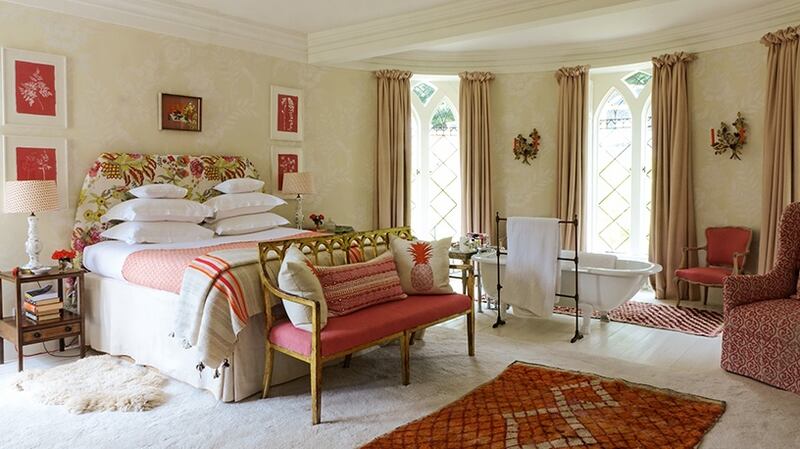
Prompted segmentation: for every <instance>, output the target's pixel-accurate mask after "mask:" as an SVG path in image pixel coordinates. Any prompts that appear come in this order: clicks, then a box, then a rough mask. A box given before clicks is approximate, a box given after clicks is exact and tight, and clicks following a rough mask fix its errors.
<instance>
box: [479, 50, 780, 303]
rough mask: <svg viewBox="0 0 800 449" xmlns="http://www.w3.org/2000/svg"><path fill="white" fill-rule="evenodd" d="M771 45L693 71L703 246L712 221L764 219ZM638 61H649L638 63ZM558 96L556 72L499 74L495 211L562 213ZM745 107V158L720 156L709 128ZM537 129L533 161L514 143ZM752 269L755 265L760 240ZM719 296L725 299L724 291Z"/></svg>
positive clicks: (724, 54)
mask: <svg viewBox="0 0 800 449" xmlns="http://www.w3.org/2000/svg"><path fill="white" fill-rule="evenodd" d="M766 55H767V50H766V48H765V47H764V46H762V45H761V44H759V43H757V42H753V43H750V44H745V45H739V46H735V47H730V48H726V49H721V50H714V51H709V52H702V53H700V54H698V58H697V60H696V61H694V62H692V63H691V65H690V70H689V89H690V91H689V101H690V114H691V123H692V130H691V132H692V152H693V162H694V191H695V208H696V213H697V232H698V238H699V241H700V242H701V243H703V242H704V241H705V237H703V235H704V234H703V233H704V229H705V228H706V227H708V226H718V225H736V226H747V227H750V228H753V229H755V230H756V231H758V229H759V228H760V223H761V218H760V217H761V178H762V177H761V155H762V142H763V139H764V136H763V122H764V96H765V93H766ZM630 62H631V63H636V62H641V61H630ZM557 107H558V97H557V93H556V81H555V78H554V75H553V73H552V72H539V73H524V74H498V75H497V78H496V80H495V81H494V85H493V87H492V115H493V120H492V126H493V129H492V133H493V136H492V169H493V178H494V184H493V188H494V192H493V195H494V203H495V204H494V206H495V207H494V208H495V209H496V210H499V211H500V212H501V214H504V215H508V216H512V215H527V216H552V215H553V214H555V197H556V185H555V178H556V175H555V174H556V155H555V129H556V110H557ZM737 111H741V112H742V113H743V114H744V116H745V117H746V118H747V121H748V123H749V126H750V135H749V143H748V144H747V146H745V147H744V156H743V160H741V161H735V160H730V159H728V158H727V156H715V155H714V153H713V151H712V150H711V149H710V136H709V132H710V129H711V128H712V127H718V126H719V122H720V120H724V121H726V122H728V123H730V122H731V121H732V120H733V119H734V118H735V117H736V112H737ZM533 127H536V128H538V130H539V133H540V134H541V135H542V147H541V148H542V149H541V152H540V153H539V158H538V159H536V160H535V161H533V162H532V165H531V166H527V165H524V164H522V163H521V162H520V161H516V160H514V156H513V155H512V154H511V143H512V139H513V138H514V136H516V135H517V134H518V133H522V134H524V135H527V134H528V133H529V132H530V131H531V129H532V128H533ZM751 249H752V250H753V251H754V253H753V255H752V257H751V258H750V259H749V261H748V263H747V268H748V269H750V270H755V267H756V257H757V252H758V251H757V250H758V242H757V239H756V240H754V242H753V245H752V247H751ZM712 301H716V302H718V301H719V295H718V292H717V293H714V294H713V295H712Z"/></svg>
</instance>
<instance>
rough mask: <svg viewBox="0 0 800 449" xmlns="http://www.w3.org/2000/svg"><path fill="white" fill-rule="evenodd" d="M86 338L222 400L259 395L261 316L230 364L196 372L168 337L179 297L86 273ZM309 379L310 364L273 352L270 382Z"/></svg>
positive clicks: (188, 352) (187, 352) (190, 357)
mask: <svg viewBox="0 0 800 449" xmlns="http://www.w3.org/2000/svg"><path fill="white" fill-rule="evenodd" d="M84 300H85V301H86V302H85V304H86V309H87V313H86V340H87V343H88V345H89V346H91V347H92V348H93V349H95V350H97V351H100V352H105V353H108V354H111V355H125V356H128V357H131V358H132V359H133V360H134V361H136V363H138V364H141V365H147V366H151V367H153V368H156V369H158V370H159V371H160V372H162V373H163V374H166V375H168V376H170V377H172V378H174V379H177V380H179V381H181V382H185V383H187V384H189V385H192V386H194V387H196V388H200V389H205V390H208V391H210V392H211V393H212V394H213V395H214V396H215V397H216V398H217V399H219V400H221V401H225V402H230V401H240V400H242V399H245V398H247V397H249V396H252V395H253V394H255V393H260V392H261V380H262V377H263V367H264V315H263V314H260V315H256V316H253V317H250V324H249V325H248V326H247V327H246V328H245V329H244V330H243V331H242V332H241V333H240V334H239V340H238V341H237V343H236V346H235V348H234V351H233V355H232V357H231V358H230V359H229V360H228V361H229V363H230V367H228V368H225V369H224V370H220V376H219V377H218V378H216V379H215V378H214V369H209V368H206V369H204V370H203V371H202V372H199V371H198V370H197V369H196V368H195V367H196V366H197V362H198V360H199V358H198V357H197V356H196V355H195V351H194V350H193V349H184V348H183V347H182V346H181V345H180V342H179V341H178V340H177V339H174V338H171V337H169V334H170V332H172V329H173V323H174V321H175V310H176V306H177V303H178V300H179V297H178V295H176V294H174V293H170V292H165V291H161V290H154V289H151V288H147V287H141V286H138V285H133V284H129V283H127V282H124V281H120V280H117V279H112V278H107V277H102V276H98V275H96V274H93V273H89V274H87V275H86V291H85V299H84ZM305 375H308V365H307V364H305V363H303V362H300V361H298V360H295V359H292V358H290V357H287V356H285V355H283V354H280V353H276V357H275V364H274V371H273V375H272V384H273V385H276V384H280V383H284V382H288V381H290V380H293V379H296V378H298V377H301V376H305Z"/></svg>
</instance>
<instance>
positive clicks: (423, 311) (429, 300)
mask: <svg viewBox="0 0 800 449" xmlns="http://www.w3.org/2000/svg"><path fill="white" fill-rule="evenodd" d="M469 308H470V299H469V297H468V296H465V295H459V294H455V293H454V294H451V295H429V296H428V295H413V296H409V297H408V298H407V299H404V300H402V301H394V302H387V303H383V304H378V305H375V306H372V307H368V308H366V309H361V310H359V311H358V312H354V313H351V314H349V315H344V316H340V317H336V318H329V319H328V324H327V325H326V326H325V328H324V329H322V332H321V334H320V342H321V345H322V348H321V350H322V355H323V356H326V355H331V354H336V353H337V352H341V351H345V350H347V349H350V348H354V347H356V346H358V345H362V344H365V343H369V342H371V341H375V340H378V339H380V338H383V337H386V336H388V335H391V334H394V333H397V332H401V331H403V330H406V329H410V328H412V327H416V326H419V325H422V324H426V323H431V322H433V321H436V320H438V319H441V318H444V317H447V316H450V315H455V314H456V313H459V312H465V311H467V310H469ZM269 341H270V342H272V343H273V344H275V345H278V346H281V347H283V348H286V349H290V350H292V351H294V352H297V353H300V354H303V355H309V354H311V333H310V332H307V331H304V330H302V329H298V328H296V327H294V326H293V325H292V323H291V322H289V321H285V320H284V321H280V322H278V323H276V324H275V325H274V326H273V327H272V329H271V330H270V333H269Z"/></svg>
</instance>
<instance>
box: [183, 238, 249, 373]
mask: <svg viewBox="0 0 800 449" xmlns="http://www.w3.org/2000/svg"><path fill="white" fill-rule="evenodd" d="M258 270H259V264H258V251H257V250H256V249H255V248H239V249H226V250H220V251H214V252H210V253H208V254H205V255H202V256H199V257H197V258H195V259H194V260H193V261H192V262H191V263H190V264H189V265H188V267H187V268H186V271H185V273H184V276H183V284H182V286H181V292H180V303H179V304H178V313H177V317H176V323H175V332H174V336H175V337H176V338H179V339H180V340H181V342H182V343H183V345H184V347H187V348H188V347H194V348H196V349H197V350H198V352H199V354H200V362H202V365H200V366H205V367H209V368H215V369H216V368H218V367H220V366H221V365H222V364H223V362H224V361H225V360H226V358H227V357H229V356H230V354H231V353H232V352H233V347H234V344H235V343H236V339H237V336H238V335H239V332H241V331H242V329H244V328H245V326H247V323H248V321H249V318H250V317H251V316H254V315H257V314H259V313H262V312H263V311H264V303H263V300H262V292H261V282H260V279H259V272H258Z"/></svg>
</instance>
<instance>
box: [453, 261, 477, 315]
mask: <svg viewBox="0 0 800 449" xmlns="http://www.w3.org/2000/svg"><path fill="white" fill-rule="evenodd" d="M475 254H478V251H477V250H471V251H461V250H460V249H458V248H454V247H450V252H449V253H448V257H450V258H451V259H457V260H460V261H461V262H462V263H463V264H464V265H472V256H474V255H475ZM479 276H480V275H479V274H476V275H475V278H476V279H477V281H478V284H477V285H478V312H483V310H482V307H481V297H480V293H481V289H480V277H479ZM450 277H451V278H453V279H461V285H462V287H461V293H463V294H466V293H467V286H466V285H465V283H464V281H465V280H466V279H465V277H464V272H463V271H462V272H461V275H460V276H450Z"/></svg>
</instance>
